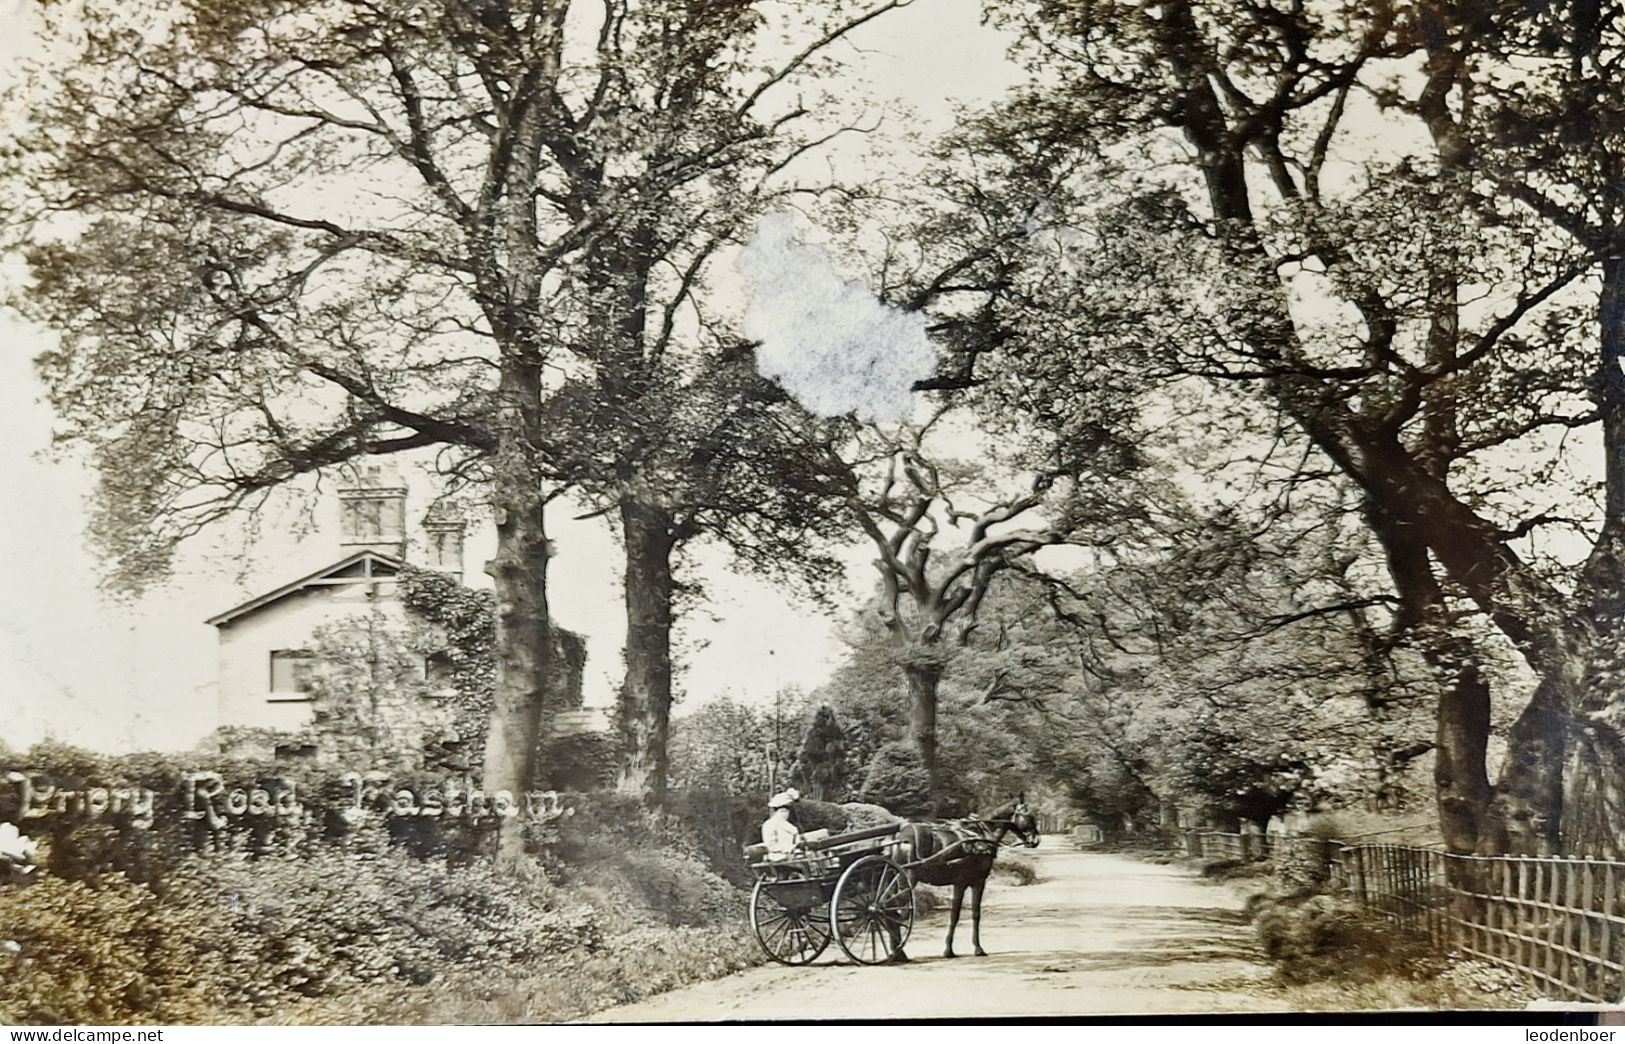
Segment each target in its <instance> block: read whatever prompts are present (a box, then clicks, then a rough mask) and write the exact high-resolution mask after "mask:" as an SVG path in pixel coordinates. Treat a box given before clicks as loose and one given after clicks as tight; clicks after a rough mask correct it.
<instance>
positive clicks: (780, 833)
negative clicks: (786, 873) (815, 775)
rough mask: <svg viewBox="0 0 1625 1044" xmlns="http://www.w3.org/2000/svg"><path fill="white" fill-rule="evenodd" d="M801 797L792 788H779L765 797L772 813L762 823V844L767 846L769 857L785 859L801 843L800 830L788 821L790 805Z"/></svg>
mask: <svg viewBox="0 0 1625 1044" xmlns="http://www.w3.org/2000/svg"><path fill="white" fill-rule="evenodd" d="M800 798H801V793H800V792H799V791H797V790H795V789H794V788H792V789H790V790H781V791H779V792H778V793H777V794H774V795H773V796H772V797H770V798H768V799H767V807H768V808H770V809H772V810H773V811H772V814H771V815H769V816H768V817H767V822H765V823H763V824H762V844H764V845H766V846H767V857H768V858H769V859H787V858H789V857H790V855H791V854H792V853H794V852H795V850H796V846H797V845H798V844H800V843H801V831H799V830H797V829H796V825H795V824H794V823H792V822H790V806H791V805H793V804H795V803H796V801H798V800H799V799H800Z"/></svg>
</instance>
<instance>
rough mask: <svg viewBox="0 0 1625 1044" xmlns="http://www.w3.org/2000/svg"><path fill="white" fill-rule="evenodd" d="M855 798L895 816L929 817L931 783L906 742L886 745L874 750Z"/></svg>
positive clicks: (917, 753)
mask: <svg viewBox="0 0 1625 1044" xmlns="http://www.w3.org/2000/svg"><path fill="white" fill-rule="evenodd" d="M858 798H859V800H861V801H863V802H865V803H867V804H872V805H880V806H882V807H884V808H887V809H890V810H891V811H892V812H894V813H896V814H897V815H899V816H904V817H908V816H926V815H930V814H931V781H930V778H929V777H928V776H927V775H926V771H925V765H924V764H923V763H922V762H921V760H920V754H919V752H918V751H916V750H915V749H914V748H913V747H912V746H910V745H909V744H907V743H887V744H885V745H884V746H882V747H881V748H880V749H879V750H877V751H875V754H874V757H873V758H871V759H870V760H869V767H868V769H867V771H865V773H864V777H863V789H862V790H861V791H860V792H859V794H858Z"/></svg>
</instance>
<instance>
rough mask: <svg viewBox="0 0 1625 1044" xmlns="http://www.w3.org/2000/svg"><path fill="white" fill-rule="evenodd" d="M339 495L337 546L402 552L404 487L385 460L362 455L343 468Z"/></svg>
mask: <svg viewBox="0 0 1625 1044" xmlns="http://www.w3.org/2000/svg"><path fill="white" fill-rule="evenodd" d="M343 474H344V477H343V480H342V484H341V485H340V486H339V488H338V494H339V546H340V547H342V548H343V549H344V550H345V551H346V552H354V551H378V552H381V553H383V554H386V555H389V556H390V557H392V558H396V559H400V558H403V557H405V552H406V486H405V485H404V484H403V483H402V481H401V473H400V469H399V468H397V467H396V466H395V465H394V464H393V463H391V462H389V461H376V460H371V459H369V458H365V457H363V458H362V459H360V460H358V461H355V462H353V463H351V464H347V465H345V467H344V473H343Z"/></svg>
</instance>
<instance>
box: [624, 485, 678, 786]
mask: <svg viewBox="0 0 1625 1044" xmlns="http://www.w3.org/2000/svg"><path fill="white" fill-rule="evenodd" d="M621 532H622V536H623V538H624V539H625V541H626V578H625V583H624V586H625V591H626V680H625V682H624V683H623V684H622V687H621V728H622V731H623V735H622V739H623V741H624V742H625V744H626V747H625V756H624V760H623V762H622V767H621V777H620V783H619V789H620V791H621V792H622V793H628V794H638V795H641V796H643V797H644V798H646V799H649V800H653V801H657V802H658V801H662V800H664V799H665V796H666V741H667V738H668V736H669V734H670V731H671V624H672V605H671V601H672V593H673V588H672V576H671V554H672V548H673V543H672V522H671V519H670V517H669V516H668V514H667V513H666V512H665V511H664V510H662V509H660V508H658V507H653V506H651V505H649V504H646V503H643V502H641V501H639V500H637V499H635V498H625V499H623V500H622V502H621Z"/></svg>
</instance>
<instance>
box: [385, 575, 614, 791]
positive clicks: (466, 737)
mask: <svg viewBox="0 0 1625 1044" xmlns="http://www.w3.org/2000/svg"><path fill="white" fill-rule="evenodd" d="M399 584H400V588H399V590H400V597H401V603H402V604H403V605H404V606H405V607H406V609H407V611H408V612H409V613H411V614H412V616H413V617H415V618H417V619H420V620H422V621H424V622H425V623H427V624H428V625H429V626H431V627H432V628H433V629H434V632H435V634H436V635H438V636H439V638H440V641H441V643H442V644H441V645H440V646H439V647H438V648H436V649H435V650H433V652H434V653H435V656H436V661H437V664H438V665H439V666H440V667H442V668H443V669H444V670H445V671H446V674H447V679H446V680H447V683H448V684H447V685H446V686H445V687H444V688H443V689H441V690H439V691H438V692H437V695H438V696H439V697H440V698H442V699H444V700H445V702H446V704H447V709H448V711H449V712H450V713H451V720H452V728H453V730H454V732H455V741H454V742H453V743H449V744H445V745H444V747H443V748H442V750H441V751H439V752H438V758H437V759H436V760H438V761H440V762H442V763H444V764H446V765H447V766H448V767H457V766H465V767H466V766H475V765H478V764H480V762H481V759H482V757H483V754H482V751H483V750H484V746H485V725H486V722H487V721H488V720H489V717H490V713H491V696H492V693H493V691H494V686H495V684H496V601H495V598H494V596H493V594H492V593H491V592H490V591H487V590H480V589H475V588H471V587H467V586H465V585H463V584H461V583H459V582H458V581H457V580H456V579H454V578H453V577H450V576H448V575H446V574H445V573H441V572H437V571H435V570H431V569H419V568H417V567H415V566H410V565H408V566H404V567H403V568H402V569H401V571H400V573H399ZM549 634H550V635H551V636H552V641H553V649H552V659H551V661H550V667H549V670H550V671H551V672H552V673H553V675H554V676H555V679H556V681H555V683H554V684H551V685H549V686H548V687H547V689H546V696H547V700H546V702H545V703H544V706H543V721H544V723H545V722H546V721H547V720H548V719H549V717H550V716H551V715H552V714H555V713H557V712H558V711H561V710H573V709H575V708H576V707H579V706H580V705H581V697H582V691H581V686H582V675H583V673H584V671H585V668H586V662H587V643H586V640H585V639H584V638H582V637H581V636H580V635H577V634H574V633H572V632H570V631H567V630H565V629H564V628H562V627H558V626H554V627H552V628H550V629H549ZM541 745H542V757H541V761H540V765H541V770H542V771H543V772H544V773H546V774H548V775H549V777H550V780H543V781H540V782H543V783H547V784H548V785H551V786H554V787H558V788H572V789H576V788H581V787H584V786H594V785H599V781H600V780H601V775H602V773H601V770H600V767H599V764H598V762H599V760H600V759H601V757H602V752H601V751H600V750H598V749H597V747H598V744H597V743H596V741H591V740H582V741H572V740H566V739H564V738H562V737H554V738H545V737H544V738H543V739H542V741H541ZM555 756H556V757H559V758H561V759H563V760H562V763H561V764H560V765H557V766H555V764H554V761H553V758H554V757H555ZM589 781H591V782H589Z"/></svg>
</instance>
